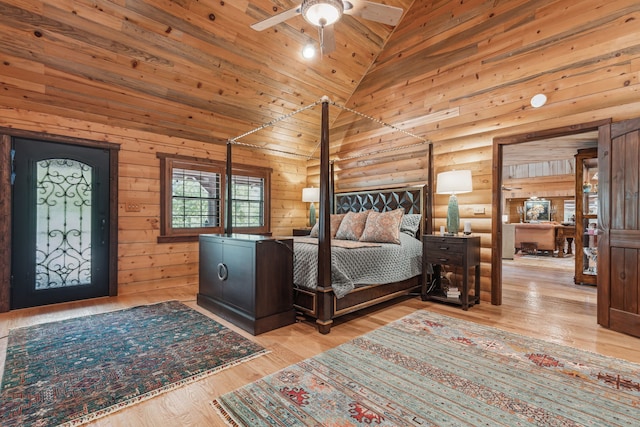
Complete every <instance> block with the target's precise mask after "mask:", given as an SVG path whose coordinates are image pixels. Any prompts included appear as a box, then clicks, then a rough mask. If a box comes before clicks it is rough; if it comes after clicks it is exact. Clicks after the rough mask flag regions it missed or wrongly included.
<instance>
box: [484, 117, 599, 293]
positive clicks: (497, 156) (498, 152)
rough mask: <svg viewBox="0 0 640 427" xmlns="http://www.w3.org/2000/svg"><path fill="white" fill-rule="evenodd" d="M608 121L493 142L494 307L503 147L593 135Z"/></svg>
mask: <svg viewBox="0 0 640 427" xmlns="http://www.w3.org/2000/svg"><path fill="white" fill-rule="evenodd" d="M609 123H610V120H603V121H598V122H591V123H585V124H581V125H575V126H567V127H562V128H556V129H549V130H544V131H539V132H530V133H525V134H520V135H513V136H509V137H501V138H496V139H495V140H494V144H493V160H494V168H493V191H492V198H493V200H492V202H493V206H494V207H496V209H494V214H493V217H492V222H493V227H492V228H493V233H492V240H493V241H494V242H496V243H495V244H494V245H493V247H492V266H493V268H492V273H491V278H492V280H491V303H492V304H495V305H500V304H502V244H501V243H502V239H503V231H502V229H503V227H502V215H504V214H505V212H503V209H504V207H503V202H502V191H501V186H502V183H503V178H504V177H503V157H504V149H505V147H506V146H509V145H514V144H523V143H527V142H534V141H542V140H549V139H553V138H560V137H566V136H570V135H580V134H585V133H589V132H597V131H598V129H599V127H600V126H602V125H606V124H609ZM543 154H544V155H545V156H546V157H547V158H550V157H551V156H552V155H553V153H552V150H545V151H543Z"/></svg>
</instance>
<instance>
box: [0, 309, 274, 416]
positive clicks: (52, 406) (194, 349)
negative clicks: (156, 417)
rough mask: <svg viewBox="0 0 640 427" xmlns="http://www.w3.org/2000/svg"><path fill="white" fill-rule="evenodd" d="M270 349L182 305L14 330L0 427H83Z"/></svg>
mask: <svg viewBox="0 0 640 427" xmlns="http://www.w3.org/2000/svg"><path fill="white" fill-rule="evenodd" d="M265 352H266V351H265V349H264V348H262V347H261V346H259V345H257V344H255V343H254V342H252V341H250V340H248V339H246V338H244V337H243V336H241V335H239V334H237V333H236V332H233V331H232V330H230V329H228V328H226V327H225V326H223V325H221V324H220V323H218V322H216V321H214V320H212V319H210V318H208V317H207V316H205V315H203V314H201V313H199V312H197V311H195V310H193V309H191V308H189V307H187V306H186V305H184V304H182V303H180V302H178V301H169V302H164V303H160V304H154V305H148V306H140V307H134V308H130V309H126V310H120V311H115V312H110V313H104V314H96V315H92V316H86V317H78V318H75V319H69V320H64V321H59V322H53V323H46V324H42V325H37V326H30V327H26V328H20V329H13V330H11V331H10V332H9V338H8V347H7V357H6V362H5V369H4V374H3V377H2V388H1V389H0V425H1V426H3V427H13V426H49V425H60V424H62V425H67V426H71V425H73V426H77V425H81V424H83V423H86V422H89V421H91V420H94V419H96V418H99V417H102V416H105V415H107V414H109V413H111V412H113V411H116V410H120V409H123V408H125V407H127V406H130V405H132V404H134V403H138V402H140V401H143V400H146V399H149V398H151V397H153V396H156V395H158V394H160V393H163V392H166V391H168V390H171V389H174V388H176V387H179V386H182V385H185V384H187V383H190V382H193V381H195V380H197V379H200V378H203V377H205V376H207V375H211V374H213V373H215V372H218V371H220V370H222V369H224V368H227V367H229V366H232V365H234V364H237V363H240V362H243V361H246V360H249V359H251V358H253V357H256V356H259V355H262V354H264V353H265Z"/></svg>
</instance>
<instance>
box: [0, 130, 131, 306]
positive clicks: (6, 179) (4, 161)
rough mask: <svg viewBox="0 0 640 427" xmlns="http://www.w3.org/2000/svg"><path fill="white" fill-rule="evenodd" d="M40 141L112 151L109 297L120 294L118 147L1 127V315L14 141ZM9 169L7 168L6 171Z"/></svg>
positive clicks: (7, 287)
mask: <svg viewBox="0 0 640 427" xmlns="http://www.w3.org/2000/svg"><path fill="white" fill-rule="evenodd" d="M13 137H20V138H28V139H37V140H43V141H49V142H59V143H63V144H71V145H82V146H86V147H93V148H101V149H107V150H109V152H110V154H109V208H108V209H109V217H110V219H111V221H110V222H109V232H108V239H109V265H108V270H109V296H115V295H117V294H118V153H119V150H120V146H119V145H118V144H114V143H110V142H101V141H91V140H87V139H81V138H72V137H65V136H57V135H51V134H48V133H43V132H32V131H25V130H19V129H13V128H4V127H0V164H1V165H3V166H2V167H0V259H2V260H3V262H2V263H0V312H6V311H9V310H10V307H11V246H12V242H11V205H12V200H11V167H10V165H11V139H12V138H13ZM5 166H6V167H5Z"/></svg>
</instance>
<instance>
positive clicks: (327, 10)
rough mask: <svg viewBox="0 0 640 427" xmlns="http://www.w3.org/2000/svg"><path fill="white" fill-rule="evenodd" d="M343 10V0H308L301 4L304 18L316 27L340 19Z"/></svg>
mask: <svg viewBox="0 0 640 427" xmlns="http://www.w3.org/2000/svg"><path fill="white" fill-rule="evenodd" d="M343 11H344V4H343V3H342V0H306V1H303V2H302V5H301V13H302V16H303V17H304V19H306V20H307V22H309V23H310V24H313V25H315V26H316V27H323V26H327V25H331V24H333V23H334V22H336V21H337V20H338V19H340V17H341V16H342V12H343Z"/></svg>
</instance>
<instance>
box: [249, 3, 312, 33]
mask: <svg viewBox="0 0 640 427" xmlns="http://www.w3.org/2000/svg"><path fill="white" fill-rule="evenodd" d="M296 15H300V5H298V6H296V7H294V8H293V9H289V10H285V11H284V12H282V13H279V14H277V15H273V16H272V17H270V18H267V19H264V20H262V21H258V22H256V23H255V24H251V28H253V29H254V30H256V31H262V30H266V29H267V28H271V27H273V26H274V25H277V24H280V23H281V22H284V21H286V20H287V19H289V18H293V17H294V16H296Z"/></svg>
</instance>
